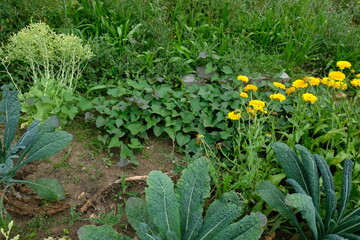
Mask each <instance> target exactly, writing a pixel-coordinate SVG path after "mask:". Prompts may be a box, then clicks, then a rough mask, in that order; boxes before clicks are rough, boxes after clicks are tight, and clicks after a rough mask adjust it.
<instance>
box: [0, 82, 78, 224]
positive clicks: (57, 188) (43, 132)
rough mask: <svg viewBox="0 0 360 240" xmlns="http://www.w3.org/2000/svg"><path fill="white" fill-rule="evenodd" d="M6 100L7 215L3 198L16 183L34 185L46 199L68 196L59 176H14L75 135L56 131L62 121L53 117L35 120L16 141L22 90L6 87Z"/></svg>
mask: <svg viewBox="0 0 360 240" xmlns="http://www.w3.org/2000/svg"><path fill="white" fill-rule="evenodd" d="M2 89H3V93H2V101H1V102H0V123H4V124H5V129H4V132H3V134H2V137H1V139H0V151H1V152H0V183H1V184H3V186H4V190H3V192H2V193H3V194H2V195H1V199H0V214H1V216H0V217H2V219H3V217H4V206H3V198H4V194H5V193H6V190H7V189H8V188H9V187H10V186H11V184H13V183H22V184H26V185H28V186H30V187H31V188H32V189H33V190H34V191H35V192H36V193H37V194H39V195H40V196H41V197H43V198H48V199H52V200H61V199H63V198H65V196H64V190H63V187H62V185H61V184H60V182H59V181H58V180H57V179H52V178H40V179H37V180H35V181H30V180H18V179H14V177H15V175H16V172H17V171H18V170H19V169H20V168H21V167H23V166H25V165H26V164H28V163H30V162H34V161H37V160H41V159H45V158H48V157H51V156H52V155H54V154H55V153H57V152H59V151H60V150H62V149H63V148H64V147H66V146H67V145H68V144H69V143H70V141H71V140H72V135H71V134H69V133H67V132H64V131H60V130H56V127H57V126H58V121H57V118H56V117H51V118H49V119H48V120H46V121H45V122H44V123H42V124H40V121H34V122H33V123H32V124H31V125H30V127H29V129H28V130H27V131H26V132H25V133H24V134H23V135H22V136H20V138H19V139H18V140H17V141H16V142H15V143H13V140H14V138H15V136H16V132H17V130H18V128H17V125H18V122H19V118H20V108H21V104H20V102H19V101H18V92H17V91H16V90H14V89H12V86H10V85H4V86H3V87H2Z"/></svg>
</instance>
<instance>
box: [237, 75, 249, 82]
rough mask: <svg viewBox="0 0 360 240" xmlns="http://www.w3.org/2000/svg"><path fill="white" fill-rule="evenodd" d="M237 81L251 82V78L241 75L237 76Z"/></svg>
mask: <svg viewBox="0 0 360 240" xmlns="http://www.w3.org/2000/svg"><path fill="white" fill-rule="evenodd" d="M236 79H237V80H239V81H242V82H245V83H248V82H249V78H248V77H247V76H242V75H240V76H237V78H236Z"/></svg>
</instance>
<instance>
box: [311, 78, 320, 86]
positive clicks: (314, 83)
mask: <svg viewBox="0 0 360 240" xmlns="http://www.w3.org/2000/svg"><path fill="white" fill-rule="evenodd" d="M320 82H321V80H320V78H314V77H311V78H310V80H309V84H310V85H311V86H317V85H319V84H320Z"/></svg>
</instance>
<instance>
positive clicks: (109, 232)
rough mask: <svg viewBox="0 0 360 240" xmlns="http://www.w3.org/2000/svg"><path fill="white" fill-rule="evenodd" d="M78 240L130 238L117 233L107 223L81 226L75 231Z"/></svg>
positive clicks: (120, 239) (126, 239)
mask: <svg viewBox="0 0 360 240" xmlns="http://www.w3.org/2000/svg"><path fill="white" fill-rule="evenodd" d="M77 234H78V236H79V239H80V240H105V239H106V240H131V238H128V237H124V236H122V235H120V234H119V233H117V232H116V231H115V229H113V228H112V227H111V226H109V225H102V226H95V225H88V226H84V227H81V228H80V229H79V230H78V232H77Z"/></svg>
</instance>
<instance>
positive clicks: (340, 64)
mask: <svg viewBox="0 0 360 240" xmlns="http://www.w3.org/2000/svg"><path fill="white" fill-rule="evenodd" d="M336 66H337V67H339V68H340V69H341V70H343V69H345V68H351V63H349V62H348V61H338V62H337V63H336Z"/></svg>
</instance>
